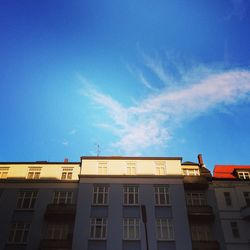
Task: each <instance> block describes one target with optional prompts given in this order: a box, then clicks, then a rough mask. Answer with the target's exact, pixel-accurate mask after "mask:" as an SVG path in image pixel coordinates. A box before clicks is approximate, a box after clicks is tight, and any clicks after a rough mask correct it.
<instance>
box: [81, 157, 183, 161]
mask: <svg viewBox="0 0 250 250" xmlns="http://www.w3.org/2000/svg"><path fill="white" fill-rule="evenodd" d="M81 160H180V161H182V157H143V156H142V157H140V156H82V157H81Z"/></svg>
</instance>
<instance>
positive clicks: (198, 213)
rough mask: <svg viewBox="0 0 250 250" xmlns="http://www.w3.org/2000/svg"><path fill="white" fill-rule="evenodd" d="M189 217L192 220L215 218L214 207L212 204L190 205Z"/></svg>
mask: <svg viewBox="0 0 250 250" xmlns="http://www.w3.org/2000/svg"><path fill="white" fill-rule="evenodd" d="M187 208H188V217H189V219H190V220H192V221H196V220H197V221H211V220H213V219H214V212H213V208H212V207H210V206H188V207H187Z"/></svg>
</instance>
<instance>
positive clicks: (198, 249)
mask: <svg viewBox="0 0 250 250" xmlns="http://www.w3.org/2000/svg"><path fill="white" fill-rule="evenodd" d="M192 245H193V247H192V249H193V250H219V249H220V245H219V242H218V241H217V240H209V241H192Z"/></svg>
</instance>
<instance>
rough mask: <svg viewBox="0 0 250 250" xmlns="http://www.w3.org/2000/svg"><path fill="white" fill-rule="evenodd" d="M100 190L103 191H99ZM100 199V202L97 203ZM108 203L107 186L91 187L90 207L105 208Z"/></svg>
mask: <svg viewBox="0 0 250 250" xmlns="http://www.w3.org/2000/svg"><path fill="white" fill-rule="evenodd" d="M100 189H103V190H102V191H100ZM99 198H101V200H102V202H99ZM108 203H109V186H105V185H95V186H94V187H93V195H92V205H94V206H107V205H108Z"/></svg>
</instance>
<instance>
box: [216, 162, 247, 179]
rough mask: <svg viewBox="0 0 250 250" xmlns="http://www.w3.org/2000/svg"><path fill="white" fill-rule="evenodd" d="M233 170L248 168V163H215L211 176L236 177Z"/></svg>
mask: <svg viewBox="0 0 250 250" xmlns="http://www.w3.org/2000/svg"><path fill="white" fill-rule="evenodd" d="M235 170H250V165H215V167H214V176H213V177H214V178H225V179H236V176H235V175H234V171H235Z"/></svg>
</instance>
